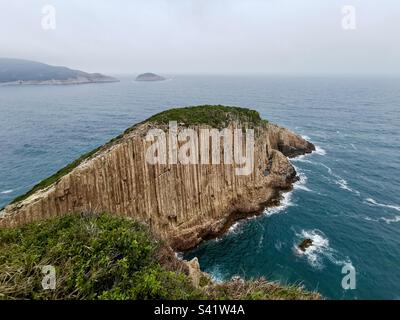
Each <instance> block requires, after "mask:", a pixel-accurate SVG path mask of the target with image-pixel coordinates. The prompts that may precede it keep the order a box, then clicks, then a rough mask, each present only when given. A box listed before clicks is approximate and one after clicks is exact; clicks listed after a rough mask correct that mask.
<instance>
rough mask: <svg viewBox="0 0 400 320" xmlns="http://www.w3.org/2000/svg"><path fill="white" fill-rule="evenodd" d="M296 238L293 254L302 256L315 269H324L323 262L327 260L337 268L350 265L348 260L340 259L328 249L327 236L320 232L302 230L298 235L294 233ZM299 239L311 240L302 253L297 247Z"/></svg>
mask: <svg viewBox="0 0 400 320" xmlns="http://www.w3.org/2000/svg"><path fill="white" fill-rule="evenodd" d="M296 237H297V239H296V240H297V242H296V243H295V245H294V250H295V253H296V254H297V255H299V256H304V257H305V258H306V259H307V261H308V263H309V264H310V265H311V266H312V267H314V268H316V269H322V268H323V267H324V260H328V261H330V262H331V263H333V264H335V265H339V266H340V265H345V264H351V261H350V259H349V258H345V259H341V258H340V257H339V254H338V252H337V251H336V250H335V249H333V248H331V247H330V245H329V239H328V238H327V236H326V235H325V234H324V233H323V232H322V231H320V230H317V229H314V230H302V231H301V232H300V234H298V233H296ZM300 239H301V240H303V239H311V240H312V242H313V243H312V245H311V246H310V247H308V248H307V249H306V250H305V251H304V252H303V251H301V250H300V249H299V247H298V242H299V241H301V240H300Z"/></svg>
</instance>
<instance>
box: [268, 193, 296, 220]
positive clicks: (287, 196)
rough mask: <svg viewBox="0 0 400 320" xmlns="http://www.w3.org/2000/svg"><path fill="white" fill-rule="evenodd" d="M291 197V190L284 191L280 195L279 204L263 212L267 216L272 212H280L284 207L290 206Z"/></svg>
mask: <svg viewBox="0 0 400 320" xmlns="http://www.w3.org/2000/svg"><path fill="white" fill-rule="evenodd" d="M291 198H292V192H285V193H284V194H283V196H282V199H281V201H280V205H279V206H277V207H269V208H267V209H266V210H265V211H264V214H265V215H266V216H267V217H269V216H272V215H273V214H277V213H279V212H282V211H283V210H285V209H286V208H288V207H290V206H292V205H293V204H292V202H291Z"/></svg>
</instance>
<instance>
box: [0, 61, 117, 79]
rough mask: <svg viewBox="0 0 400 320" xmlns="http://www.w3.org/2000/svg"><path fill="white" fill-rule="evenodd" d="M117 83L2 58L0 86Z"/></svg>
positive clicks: (67, 69) (60, 68)
mask: <svg viewBox="0 0 400 320" xmlns="http://www.w3.org/2000/svg"><path fill="white" fill-rule="evenodd" d="M116 81H118V80H117V79H115V78H113V77H109V76H105V75H102V74H100V73H86V72H83V71H79V70H72V69H69V68H67V67H56V66H50V65H48V64H44V63H40V62H35V61H29V60H21V59H8V58H0V84H80V83H95V82H116Z"/></svg>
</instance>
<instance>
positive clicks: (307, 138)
mask: <svg viewBox="0 0 400 320" xmlns="http://www.w3.org/2000/svg"><path fill="white" fill-rule="evenodd" d="M301 137H302V138H303V139H304V140H307V141H310V140H311V138H310V137H309V136H306V135H301Z"/></svg>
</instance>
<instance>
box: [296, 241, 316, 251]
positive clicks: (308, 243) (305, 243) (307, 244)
mask: <svg viewBox="0 0 400 320" xmlns="http://www.w3.org/2000/svg"><path fill="white" fill-rule="evenodd" d="M312 244H313V241H312V240H311V239H309V238H307V239H304V240H303V241H302V242H301V243H300V244H299V248H300V250H301V251H303V252H305V251H306V250H307V248H309V247H311V246H312Z"/></svg>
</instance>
